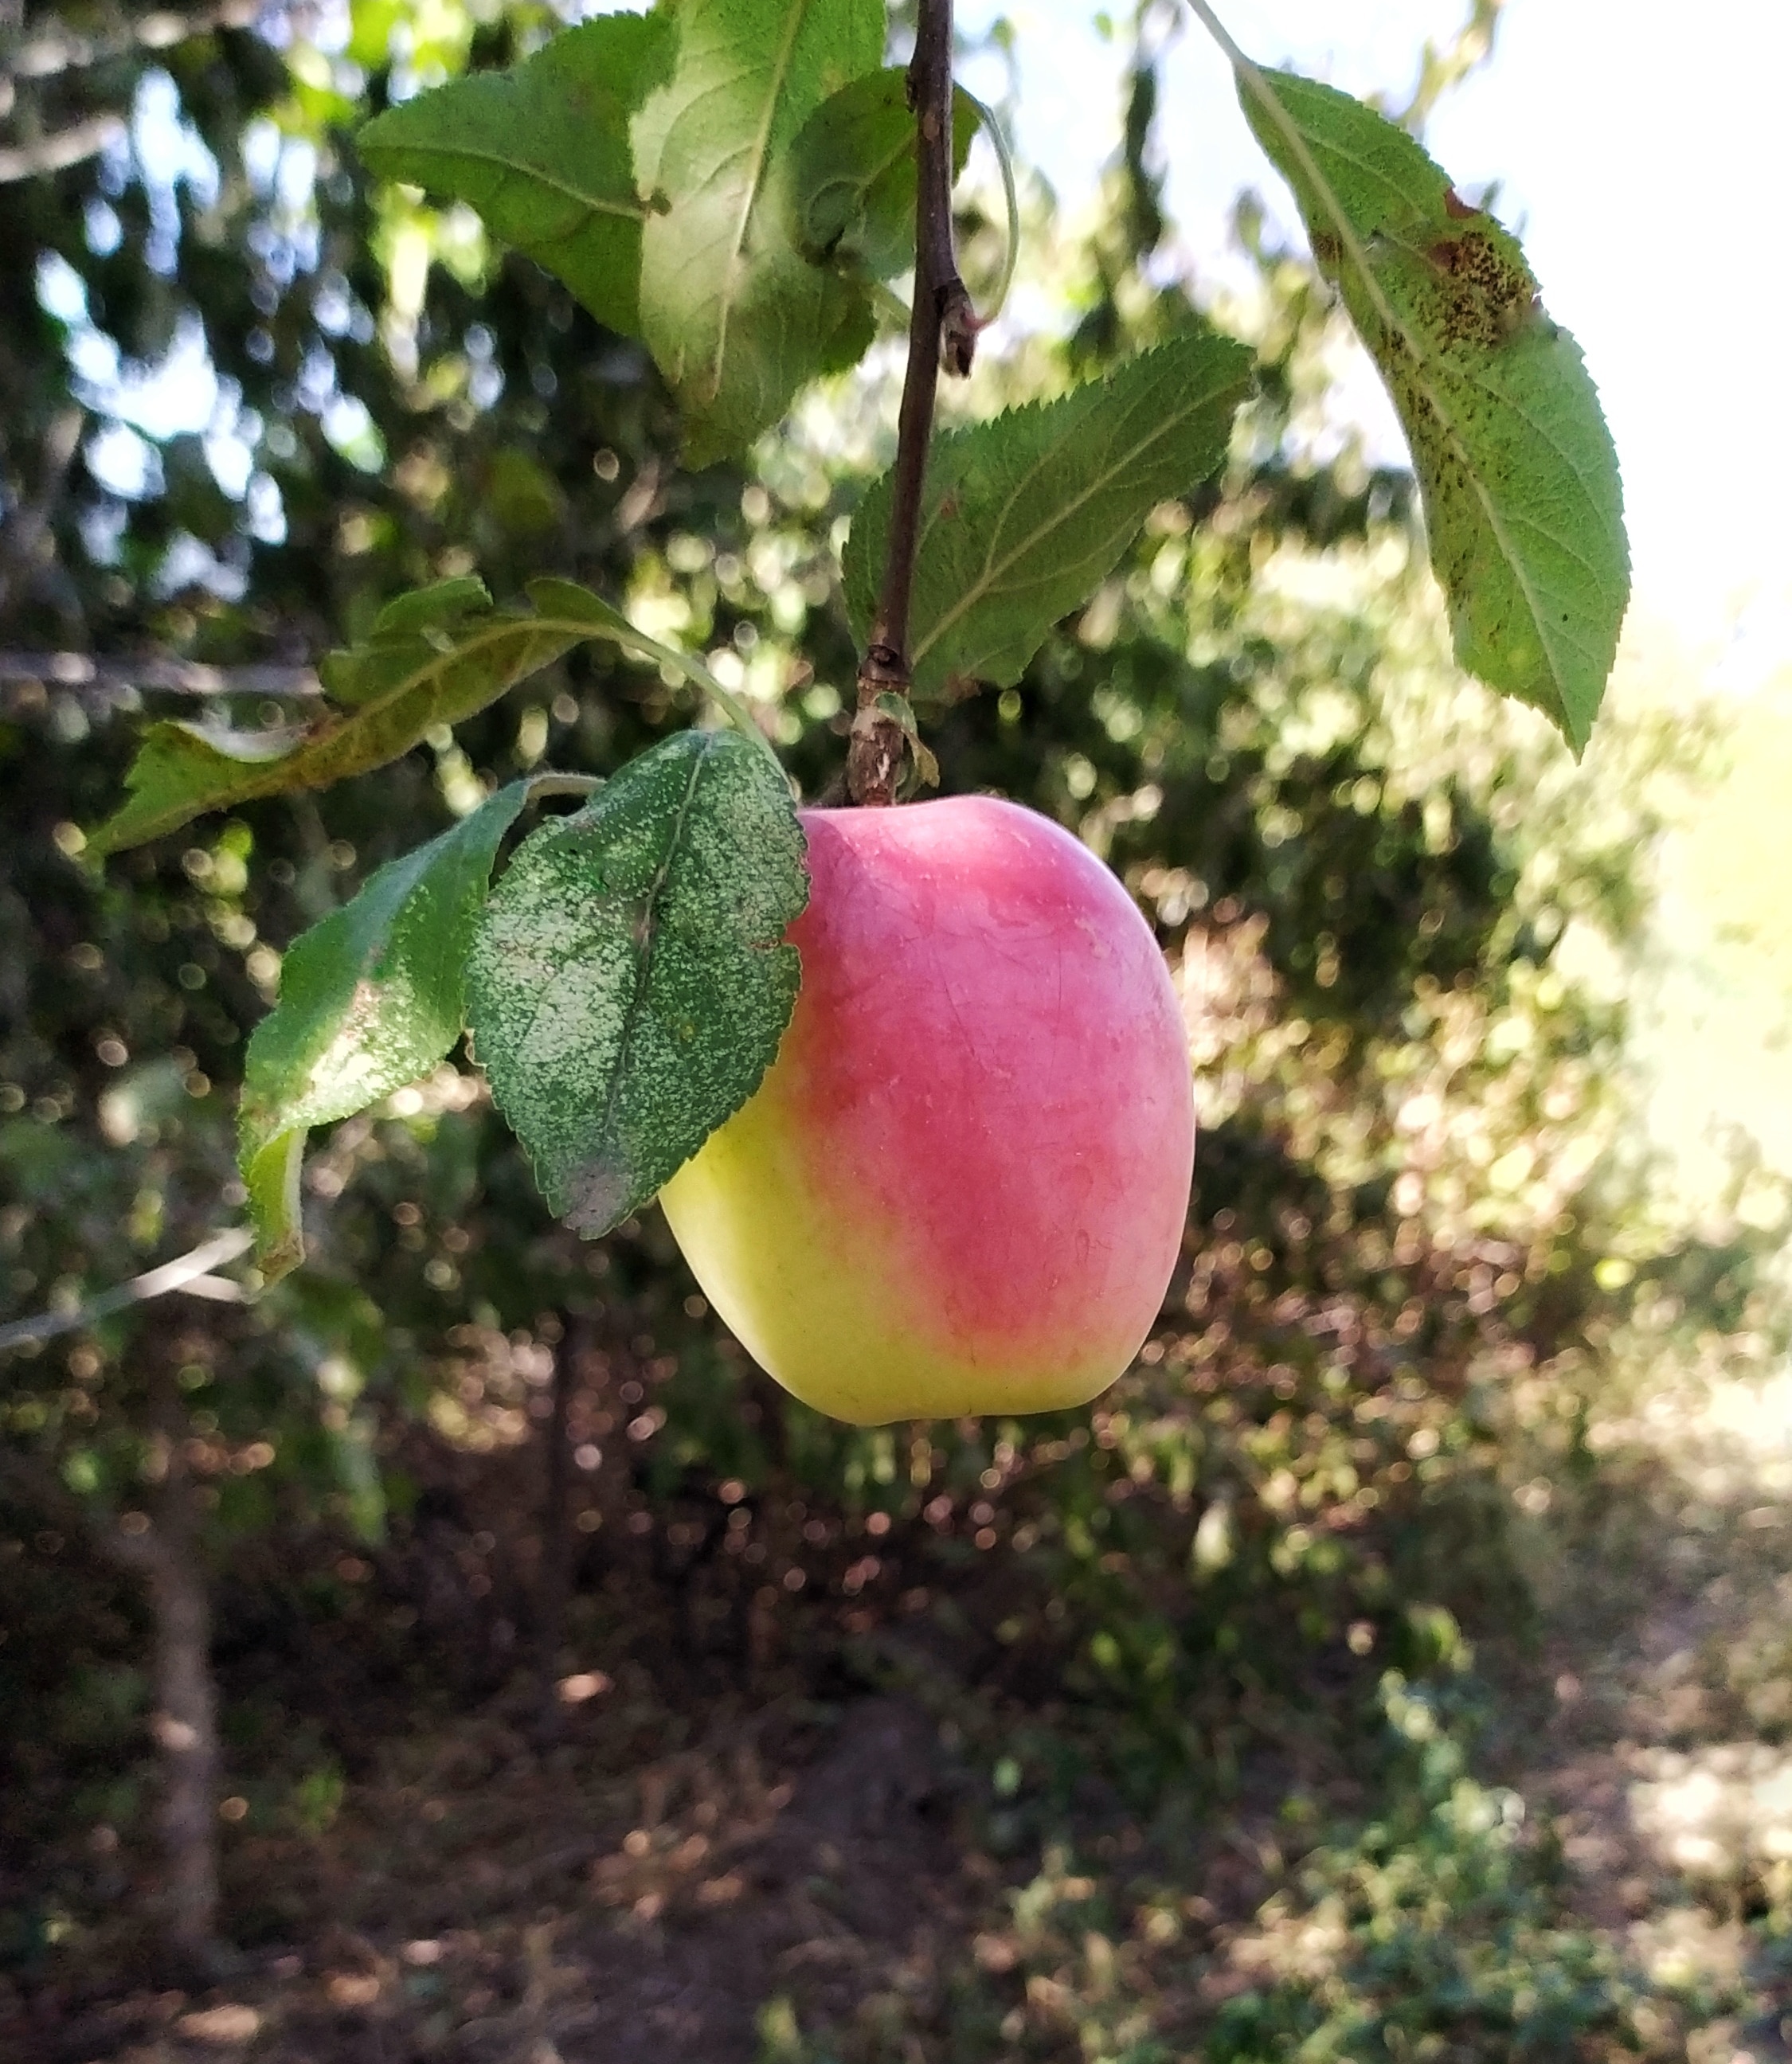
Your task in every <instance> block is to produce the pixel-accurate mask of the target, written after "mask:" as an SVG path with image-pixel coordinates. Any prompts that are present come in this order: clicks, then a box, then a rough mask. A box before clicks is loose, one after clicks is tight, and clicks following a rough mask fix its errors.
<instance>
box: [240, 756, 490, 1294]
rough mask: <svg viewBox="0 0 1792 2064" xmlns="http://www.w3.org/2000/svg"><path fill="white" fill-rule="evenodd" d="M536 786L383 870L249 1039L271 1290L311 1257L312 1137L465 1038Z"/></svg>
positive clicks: (254, 1201) (255, 1185)
mask: <svg viewBox="0 0 1792 2064" xmlns="http://www.w3.org/2000/svg"><path fill="white" fill-rule="evenodd" d="M528 789H529V784H527V782H525V781H518V782H513V783H512V784H511V786H510V787H509V788H502V789H500V790H499V791H498V793H497V794H496V795H495V796H493V797H492V798H491V800H490V802H488V803H486V804H482V805H481V807H480V808H478V809H477V810H475V811H474V812H473V814H472V815H471V816H469V817H465V818H463V819H462V820H461V822H460V823H459V824H456V825H454V827H453V828H452V829H451V830H449V831H446V832H442V835H441V836H440V837H438V838H434V839H431V840H430V842H429V844H428V845H422V846H419V847H418V848H417V849H416V851H415V852H414V853H406V854H405V855H404V856H403V857H402V858H401V859H398V860H394V861H388V862H387V864H386V865H385V866H384V867H382V868H381V869H380V870H379V871H378V873H376V874H374V875H373V876H371V877H369V880H368V881H366V882H365V884H364V885H363V886H362V888H361V892H360V893H359V894H358V895H357V896H356V897H355V898H354V899H353V901H352V902H349V903H347V904H345V905H344V906H343V907H342V909H340V910H335V911H332V912H331V913H330V915H329V917H325V919H324V920H323V921H322V922H321V924H317V925H313V926H312V928H311V929H310V930H309V931H308V932H305V933H301V935H300V936H299V937H298V938H297V939H295V940H294V941H293V944H292V945H291V947H290V948H289V949H288V951H287V953H286V957H285V961H283V962H282V964H281V980H280V1002H278V1003H277V1004H276V1006H275V1007H274V1008H273V1010H272V1011H270V1012H269V1013H268V1015H267V1016H266V1017H265V1018H263V1019H262V1021H261V1022H260V1024H259V1025H258V1026H256V1028H255V1032H254V1034H253V1036H252V1038H251V1039H250V1041H249V1045H248V1058H247V1063H246V1066H245V1070H244V1082H243V1106H242V1111H241V1113H240V1118H239V1121H238V1131H239V1134H240V1140H241V1159H242V1168H243V1176H244V1181H245V1182H246V1183H247V1184H248V1192H249V1211H250V1215H251V1217H252V1221H253V1223H254V1225H255V1228H256V1239H257V1241H258V1243H259V1245H260V1262H261V1267H262V1270H263V1272H264V1274H265V1275H266V1276H268V1278H269V1279H270V1280H272V1278H273V1277H275V1276H283V1275H285V1273H286V1272H287V1270H288V1269H289V1268H295V1267H296V1266H297V1264H298V1263H299V1262H300V1261H301V1260H303V1258H304V1252H305V1248H304V1240H303V1236H302V1235H301V1230H300V1224H299V1195H298V1179H299V1162H300V1157H301V1155H302V1153H303V1151H304V1147H305V1134H306V1132H307V1131H309V1129H310V1127H313V1126H314V1125H327V1124H329V1123H331V1122H332V1121H333V1120H334V1119H339V1118H348V1117H350V1116H352V1115H353V1114H354V1113H355V1112H356V1111H365V1109H366V1108H367V1107H368V1106H369V1104H371V1103H377V1102H378V1100H379V1099H381V1097H383V1096H385V1095H388V1094H389V1093H390V1092H391V1091H392V1090H395V1089H402V1087H403V1086H404V1085H405V1084H406V1082H415V1081H416V1079H417V1078H418V1076H419V1075H424V1074H428V1073H429V1071H430V1069H431V1068H433V1067H434V1066H435V1064H436V1063H437V1062H438V1061H439V1060H440V1059H441V1058H442V1056H443V1055H444V1054H446V1053H448V1052H449V1051H450V1049H451V1048H452V1047H453V1046H454V1042H455V1041H456V1040H457V1039H458V1038H459V1037H460V1034H461V1027H462V1024H463V1023H464V1022H465V1018H466V1010H465V1002H464V996H465V985H466V977H465V968H466V955H467V950H468V948H469V946H470V944H471V941H472V937H473V931H474V925H475V924H476V923H477V921H478V915H479V912H480V909H482V906H483V905H484V903H485V900H486V888H487V885H488V884H489V882H490V879H491V867H492V861H493V860H494V858H495V857H496V855H497V852H498V845H499V843H500V842H501V841H502V838H503V836H504V834H505V832H507V831H508V830H509V829H510V828H511V825H512V824H515V821H516V817H517V812H519V810H520V809H521V808H523V802H524V800H525V799H526V798H527V794H528Z"/></svg>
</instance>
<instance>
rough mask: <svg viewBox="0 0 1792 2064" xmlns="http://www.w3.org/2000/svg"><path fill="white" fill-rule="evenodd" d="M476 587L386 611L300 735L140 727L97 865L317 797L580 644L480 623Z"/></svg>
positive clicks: (521, 627) (92, 842) (549, 632)
mask: <svg viewBox="0 0 1792 2064" xmlns="http://www.w3.org/2000/svg"><path fill="white" fill-rule="evenodd" d="M489 603H490V598H489V597H488V596H487V595H486V591H485V588H484V586H483V584H482V583H479V582H478V581H469V580H456V581H443V582H438V583H437V584H436V586H435V587H433V588H425V589H423V590H422V591H419V592H418V594H416V595H406V596H403V597H402V598H401V599H400V600H399V601H398V602H397V603H393V604H392V605H391V606H390V607H389V608H388V609H387V610H386V611H385V613H384V614H383V615H381V617H380V619H378V620H377V623H376V624H375V626H374V629H373V635H372V636H371V637H370V638H369V639H368V640H367V641H366V643H365V644H361V645H357V646H356V647H353V649H352V650H350V651H345V652H334V653H332V654H331V655H330V656H329V658H328V659H325V662H324V664H323V667H322V670H321V671H322V673H323V678H324V684H325V687H327V688H328V689H329V691H330V693H331V694H332V695H333V696H335V697H336V698H337V700H338V701H339V702H341V703H344V704H345V705H347V706H348V707H347V708H346V709H345V710H337V709H333V710H329V711H328V712H325V714H324V715H323V716H320V717H319V718H318V719H317V720H316V722H314V723H313V724H309V725H308V726H306V727H305V728H303V729H301V730H296V731H283V732H224V731H217V730H213V729H212V728H208V727H207V726H204V725H201V724H180V723H163V724H151V726H150V728H149V729H148V731H147V732H146V733H145V734H144V736H143V744H142V745H141V746H140V747H139V749H138V752H137V757H136V760H135V762H134V764H132V766H131V771H130V772H129V773H128V774H127V776H126V777H125V784H126V787H127V790H128V792H129V796H128V800H127V801H126V803H125V804H124V806H123V808H121V809H120V810H119V811H118V812H116V814H115V815H114V816H111V817H110V818H109V819H108V820H107V821H106V823H104V824H102V825H101V826H100V827H99V829H98V830H97V831H95V832H91V834H90V835H89V837H88V849H89V850H90V851H91V852H92V853H95V854H98V855H101V856H103V855H105V854H107V853H117V852H119V851H120V850H121V849H123V848H124V847H126V846H132V845H142V844H143V841H145V840H146V839H152V838H159V837H160V836H162V834H163V832H172V831H176V830H178V829H179V828H180V826H181V825H182V824H187V823H188V822H189V821H190V820H192V819H193V818H194V817H196V816H202V815H203V814H204V812H206V811H208V810H221V809H231V808H235V807H236V805H237V804H241V803H247V802H252V801H254V800H256V798H258V797H260V796H278V795H282V794H285V792H288V791H289V790H291V789H294V788H328V787H329V785H330V784H332V783H333V782H336V781H342V780H347V779H348V778H349V776H351V775H354V774H365V772H368V771H369V769H370V768H375V767H382V766H384V765H385V763H386V762H387V761H388V760H396V759H398V758H399V757H400V756H402V754H404V753H406V752H410V749H411V748H412V747H413V746H414V745H415V744H417V743H418V740H420V739H422V737H423V736H424V734H425V733H426V732H429V731H430V730H432V729H433V728H434V727H435V726H436V725H437V724H458V723H460V722H461V721H462V720H463V719H464V718H466V717H469V716H472V715H473V714H474V712H476V711H478V710H482V709H483V708H484V707H486V704H487V703H493V702H495V701H496V700H497V699H498V697H499V696H500V695H502V694H504V693H505V692H506V691H507V690H508V689H510V688H512V687H515V685H516V683H518V682H519V681H520V680H523V679H527V677H528V675H531V674H535V673H539V671H541V669H542V668H543V667H546V666H549V665H551V663H553V662H554V661H555V659H559V656H560V655H561V654H562V653H563V652H565V651H569V650H570V649H571V647H573V646H574V645H576V644H578V643H580V642H581V640H582V639H583V638H585V637H586V636H587V635H588V634H587V632H586V631H584V630H583V628H581V627H579V625H578V624H576V623H570V624H569V623H558V622H555V621H554V620H552V619H547V618H543V617H540V616H531V615H523V614H521V613H519V612H516V611H497V612H495V613H486V612H487V611H488V608H489Z"/></svg>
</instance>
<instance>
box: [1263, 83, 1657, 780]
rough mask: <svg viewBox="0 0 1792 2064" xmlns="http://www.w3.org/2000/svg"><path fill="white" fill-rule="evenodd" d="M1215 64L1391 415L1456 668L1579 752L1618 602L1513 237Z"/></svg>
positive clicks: (1596, 409) (1362, 135)
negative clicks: (1512, 698)
mask: <svg viewBox="0 0 1792 2064" xmlns="http://www.w3.org/2000/svg"><path fill="white" fill-rule="evenodd" d="M1235 62H1236V64H1237V74H1238V95H1239V99H1240V100H1241V103H1242V104H1243V107H1244V110H1245V116H1246V118H1247V119H1249V123H1250V125H1251V127H1252V128H1253V130H1254V131H1256V133H1257V141H1258V142H1259V143H1261V144H1262V146H1263V147H1264V149H1265V151H1267V152H1268V153H1269V156H1270V158H1271V159H1273V162H1274V163H1275V165H1276V167H1277V171H1280V172H1281V175H1282V176H1283V177H1284V178H1285V179H1286V180H1287V181H1288V183H1289V184H1290V186H1291V187H1293V188H1294V197H1295V199H1296V200H1297V201H1298V203H1299V204H1300V209H1301V213H1302V216H1303V217H1304V218H1305V219H1306V226H1307V233H1308V235H1309V236H1310V238H1311V240H1312V244H1313V251H1314V257H1315V258H1316V259H1317V260H1318V264H1319V268H1320V270H1321V271H1322V272H1323V273H1324V274H1325V276H1326V278H1327V279H1328V280H1330V281H1331V282H1332V283H1333V284H1334V285H1335V286H1336V287H1337V288H1338V289H1339V291H1340V292H1342V296H1343V298H1344V305H1345V306H1346V308H1348V309H1349V311H1350V317H1351V320H1353V321H1354V323H1355V325H1356V327H1357V329H1358V332H1359V333H1360V334H1361V336H1362V340H1363V341H1364V342H1365V343H1366V345H1368V347H1369V349H1370V353H1371V354H1372V355H1373V357H1374V360H1375V362H1376V364H1377V365H1378V366H1379V367H1380V369H1381V372H1382V377H1383V379H1385V380H1386V382H1387V385H1388V389H1389V392H1390V393H1391V394H1392V396H1393V397H1394V406H1395V408H1396V409H1398V412H1399V416H1400V421H1401V422H1402V424H1403V425H1404V427H1405V429H1406V433H1407V441H1408V442H1409V443H1410V445H1411V447H1412V456H1413V463H1414V466H1415V468H1416V470H1417V471H1418V474H1419V486H1420V488H1421V490H1423V496H1424V502H1425V517H1426V524H1427V529H1428V530H1429V533H1430V537H1431V565H1432V568H1433V570H1435V573H1436V574H1437V577H1438V579H1439V582H1440V583H1442V585H1443V590H1444V592H1445V594H1446V595H1447V596H1448V598H1449V603H1450V623H1451V632H1452V635H1453V637H1454V640H1455V651H1456V658H1457V659H1458V660H1459V662H1460V663H1461V664H1462V665H1463V667H1465V668H1466V669H1467V671H1469V672H1470V673H1471V674H1475V675H1479V678H1480V679H1482V680H1483V681H1485V682H1486V683H1487V684H1488V686H1489V687H1495V688H1498V689H1500V690H1501V691H1503V692H1504V693H1505V694H1507V695H1516V696H1518V697H1519V698H1520V699H1521V700H1523V701H1525V702H1528V703H1533V704H1534V705H1535V706H1536V707H1537V708H1539V709H1540V710H1542V711H1543V712H1544V714H1545V715H1546V716H1549V717H1550V718H1551V719H1552V720H1553V721H1554V722H1555V723H1556V724H1557V725H1558V726H1559V727H1560V729H1561V730H1562V732H1564V735H1565V736H1566V737H1567V738H1568V743H1569V744H1571V745H1572V747H1573V748H1574V749H1575V751H1576V752H1580V750H1581V748H1583V747H1584V745H1585V744H1586V742H1587V739H1588V735H1589V733H1590V732H1591V730H1592V722H1593V718H1594V716H1596V713H1597V712H1598V709H1599V704H1600V697H1601V696H1602V695H1604V690H1605V683H1606V679H1607V677H1608V675H1609V674H1610V673H1611V671H1612V660H1613V659H1614V658H1615V657H1616V652H1617V643H1618V632H1619V630H1620V627H1621V626H1622V624H1623V622H1624V613H1625V606H1626V604H1627V603H1628V602H1629V595H1630V554H1629V546H1628V545H1627V543H1626V542H1625V530H1624V499H1623V490H1622V486H1621V484H1620V481H1619V478H1618V462H1617V454H1616V452H1615V451H1614V450H1613V449H1612V440H1611V436H1610V433H1609V432H1608V430H1607V429H1606V427H1605V419H1604V416H1603V415H1602V414H1601V413H1600V406H1599V395H1598V393H1597V390H1596V389H1595V387H1594V385H1593V383H1592V378H1591V377H1590V376H1589V375H1588V372H1587V369H1586V366H1585V364H1584V361H1582V358H1581V356H1580V347H1579V345H1576V342H1575V341H1574V339H1573V338H1572V337H1571V336H1569V334H1568V332H1567V331H1566V330H1564V329H1560V328H1559V327H1558V326H1557V325H1556V324H1555V323H1553V322H1552V321H1551V320H1550V319H1549V318H1548V316H1547V315H1545V314H1544V311H1543V306H1542V304H1541V302H1540V300H1539V299H1538V295H1537V283H1536V280H1535V279H1534V278H1533V277H1532V274H1531V270H1530V268H1529V267H1528V265H1527V264H1526V263H1525V260H1524V252H1523V251H1522V250H1521V249H1520V247H1519V244H1518V241H1517V240H1516V238H1515V237H1513V236H1511V235H1510V234H1509V233H1508V232H1507V231H1506V230H1505V229H1503V228H1502V227H1501V226H1500V224H1499V223H1498V222H1496V221H1495V220H1494V218H1493V217H1492V216H1491V215H1488V214H1487V213H1486V212H1484V211H1483V210H1482V209H1480V208H1471V207H1470V206H1468V205H1467V203H1465V202H1463V201H1462V200H1459V198H1458V197H1457V195H1456V192H1455V188H1454V187H1451V183H1450V181H1449V179H1448V178H1447V175H1445V174H1444V173H1443V171H1441V170H1440V169H1439V167H1438V166H1436V165H1435V164H1434V163H1432V161H1431V159H1430V158H1429V157H1427V155H1426V154H1425V152H1424V151H1423V150H1422V149H1421V148H1420V147H1419V144H1418V143H1415V141H1414V140H1413V139H1412V138H1411V136H1409V135H1407V132H1406V131H1404V130H1403V129H1401V128H1399V127H1397V126H1396V125H1395V124H1394V123H1391V122H1389V121H1388V120H1386V119H1385V118H1384V117H1383V116H1382V115H1378V114H1377V113H1376V112H1375V111H1374V109H1373V108H1370V107H1364V106H1363V104H1362V102H1360V101H1358V100H1353V99H1351V98H1350V95H1348V94H1343V93H1339V92H1338V91H1335V90H1334V88H1332V87H1329V86H1319V85H1316V84H1315V83H1314V82H1313V81H1312V80H1310V79H1300V78H1298V77H1296V76H1295V75H1293V74H1292V73H1289V72H1280V71H1261V70H1260V69H1258V68H1257V67H1256V66H1253V65H1250V64H1249V63H1248V62H1243V61H1237V60H1235Z"/></svg>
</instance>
